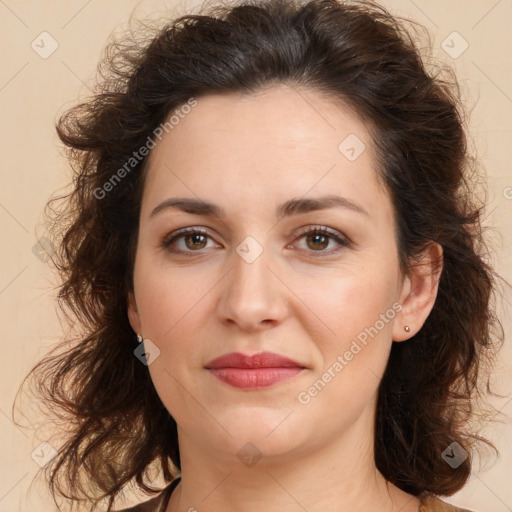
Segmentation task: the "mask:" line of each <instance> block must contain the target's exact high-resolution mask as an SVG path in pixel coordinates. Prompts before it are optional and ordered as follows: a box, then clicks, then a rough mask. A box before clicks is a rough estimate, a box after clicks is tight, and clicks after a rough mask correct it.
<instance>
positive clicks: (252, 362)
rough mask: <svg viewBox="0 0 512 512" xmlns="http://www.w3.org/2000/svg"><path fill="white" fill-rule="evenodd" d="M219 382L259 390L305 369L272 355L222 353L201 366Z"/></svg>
mask: <svg viewBox="0 0 512 512" xmlns="http://www.w3.org/2000/svg"><path fill="white" fill-rule="evenodd" d="M205 368H206V369H207V370H209V372H210V373H211V374H212V375H213V376H214V377H216V378H217V379H219V380H220V381H222V382H224V383H225V384H228V385H230V386H232V387H235V388H239V389H260V388H266V387H269V386H273V385H275V384H278V383H282V382H285V381H288V380H290V379H292V378H293V377H295V376H296V375H298V374H300V373H302V372H303V371H304V370H306V367H305V366H304V365H302V364H301V363H298V362H297V361H294V360H292V359H290V358H288V357H284V356H281V355H279V354H275V353H272V352H260V353H259V354H254V355H246V354H241V353H239V352H233V353H231V354H225V355H223V356H220V357H218V358H216V359H214V360H213V361H210V362H209V363H208V364H206V365H205Z"/></svg>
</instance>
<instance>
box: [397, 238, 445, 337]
mask: <svg viewBox="0 0 512 512" xmlns="http://www.w3.org/2000/svg"><path fill="white" fill-rule="evenodd" d="M442 269H443V248H442V247H441V245H439V244H438V243H436V242H431V243H430V244H429V245H428V247H427V248H426V249H425V250H424V251H423V253H422V254H421V255H420V257H419V258H416V259H415V260H414V261H413V262H412V265H411V270H410V273H409V274H408V275H407V276H406V277H405V278H404V282H403V285H402V290H401V296H400V304H401V305H402V309H401V310H400V312H399V314H398V315H396V317H395V322H394V324H393V341H405V340H408V339H409V338H411V337H412V336H414V335H415V334H416V333H417V332H418V331H419V330H420V329H421V328H422V327H423V324H424V323H425V320H426V319H427V318H428V315H429V314H430V312H431V311H432V308H433V307H434V303H435V301H436V297H437V291H438V287H439V279H440V277H441V272H442ZM406 325H407V326H409V328H410V331H409V332H407V331H406V330H405V329H404V327H405V326H406Z"/></svg>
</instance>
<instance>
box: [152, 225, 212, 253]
mask: <svg viewBox="0 0 512 512" xmlns="http://www.w3.org/2000/svg"><path fill="white" fill-rule="evenodd" d="M209 238H211V237H210V235H209V234H208V232H207V231H206V230H203V229H199V228H186V229H182V230H180V231H178V232H177V233H172V234H171V235H169V236H168V237H166V238H165V239H164V240H163V241H162V247H164V248H165V249H168V250H170V251H172V252H181V253H185V254H186V253H190V252H198V251H200V250H201V249H204V248H205V247H206V245H207V243H208V239H209ZM181 240H183V241H184V243H183V244H182V245H181V246H179V244H178V242H180V241H181Z"/></svg>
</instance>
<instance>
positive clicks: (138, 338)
mask: <svg viewBox="0 0 512 512" xmlns="http://www.w3.org/2000/svg"><path fill="white" fill-rule="evenodd" d="M137 341H138V342H139V343H142V336H141V335H140V334H137Z"/></svg>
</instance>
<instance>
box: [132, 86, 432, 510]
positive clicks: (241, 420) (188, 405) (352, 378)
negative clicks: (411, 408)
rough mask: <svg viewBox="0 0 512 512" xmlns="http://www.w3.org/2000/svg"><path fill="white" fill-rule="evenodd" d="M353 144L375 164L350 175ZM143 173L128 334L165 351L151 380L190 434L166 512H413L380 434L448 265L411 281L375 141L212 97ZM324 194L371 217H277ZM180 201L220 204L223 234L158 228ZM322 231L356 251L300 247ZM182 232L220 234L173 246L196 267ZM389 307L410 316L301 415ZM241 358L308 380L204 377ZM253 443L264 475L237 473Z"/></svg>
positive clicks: (261, 96)
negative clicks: (386, 390) (170, 240)
mask: <svg viewBox="0 0 512 512" xmlns="http://www.w3.org/2000/svg"><path fill="white" fill-rule="evenodd" d="M349 134H356V135H357V137H358V138H359V139H360V140H361V141H363V143H364V144H365V146H366V150H365V151H363V152H362V154H360V156H359V157H358V158H357V159H355V160H354V161H349V160H348V159H347V158H346V157H345V155H344V154H342V153H341V152H340V151H339V150H338V146H339V144H340V142H342V141H343V140H344V139H345V137H346V136H347V135H349ZM146 171H147V177H146V182H145V189H144V194H143V199H142V204H141V214H140V226H139V240H138V247H137V253H136V262H135V269H134V293H133V294H130V297H129V301H128V316H129V319H130V323H131V326H132V327H133V329H134V331H135V332H136V333H140V334H142V335H143V337H144V338H149V339H150V340H151V341H152V342H153V343H154V344H155V345H156V346H158V348H159V350H160V355H159V357H157V358H156V359H155V360H154V362H152V363H151V364H150V365H149V367H148V369H149V371H150V374H151V378H152V380H153V382H154V385H155V388H156V390H157V392H158V394H159V396H160V398H161V400H162V402H163V404H164V405H165V407H166V408H167V409H168V410H169V412H170V414H171V415H172V416H173V417H174V418H175V420H176V422H177V424H178V437H179V447H180V453H181V460H182V482H181V483H180V484H179V486H178V487H177V488H176V490H175V491H174V493H173V495H172V497H171V500H170V502H169V505H168V507H167V512H177V511H188V510H190V509H191V508H192V507H193V508H195V509H196V510H198V511H200V512H203V511H208V512H220V511H223V512H224V511H226V510H229V511H240V512H243V511H251V512H258V511H268V510H281V511H286V512H299V511H303V510H307V511H308V512H317V511H322V512H323V511H325V510H350V511H367V510H379V511H391V510H393V511H401V512H412V511H417V510H418V506H419V501H418V499H417V498H415V497H414V496H411V495H409V494H406V493H404V492H403V491H401V490H400V489H398V488H397V487H395V486H394V485H392V484H391V483H389V482H386V480H385V479H384V477H383V476H382V474H381V473H380V472H379V471H378V470H377V468H376V467H375V463H374V453H373V439H374V431H373V424H374V419H375V409H376V399H377V391H378V386H379V383H380V380H381V378H382V375H383V373H384V370H385V368H386V363H387V360H388V357H389V352H390V349H391V345H392V343H393V341H395V342H404V341H405V342H406V340H407V339H408V338H410V337H411V336H413V335H414V334H415V333H416V332H417V331H418V330H419V329H420V328H421V326H422V325H423V323H424V321H425V320H426V318H427V316H428V314H429V313H430V311H431V309H432V306H433V304H434V301H435V297H436V294H437V283H438V278H439V269H438V270H437V271H436V270H435V269H434V261H435V259H436V258H439V257H441V256H442V251H441V248H440V247H439V246H438V245H437V244H434V243H432V244H431V245H430V246H429V247H428V248H427V249H426V250H425V253H424V254H423V256H422V258H421V263H422V264H421V265H417V266H415V267H414V270H413V272H411V273H410V275H404V274H403V273H402V272H401V270H400V267H399V262H398V252H397V241H396V236H395V219H394V212H393V207H392V203H391V200H390V196H389V193H388V192H387V191H386V190H385V188H384V187H383V186H382V184H381V183H380V182H379V181H378V179H377V173H376V164H375V158H374V153H373V146H372V140H371V137H370V135H369V132H368V130H367V126H366V125H365V124H364V123H363V122H362V121H361V120H359V118H358V117H356V116H355V115H354V114H353V113H351V111H350V110H349V109H348V108H346V106H345V105H343V104H342V103H340V102H335V101H334V100H332V99H330V98H328V97H326V96H324V95H321V94H320V93H318V92H314V91H311V90H306V89H297V88H290V87H288V86H284V85H280V86H273V87H272V88H269V89H267V90H265V91H261V92H259V93H257V94H251V95H239V94H229V95H208V96H204V97H200V98H198V104H197V106H196V107H194V108H193V109H192V110H191V112H190V113H189V114H187V115H186V116H185V117H184V119H182V120H181V121H180V122H179V124H178V125H177V126H175V127H174V129H173V130H172V131H170V132H169V133H168V134H166V135H165V136H164V138H163V139H162V140H161V141H160V142H158V143H157V144H156V147H155V148H154V149H153V150H152V151H151V154H150V156H149V161H148V167H147V169H146ZM328 194H337V195H340V196H343V197H345V198H347V199H350V200H351V201H353V202H355V203H357V204H358V205H360V206H361V207H363V208H364V209H365V210H366V212H367V215H366V214H361V213H358V212H356V211H353V210H351V209H348V208H341V207H335V208H330V209H325V210H318V211H311V212H307V213H301V214H299V215H293V216H290V217H286V218H281V219H280V218H278V217H277V216H276V208H277V206H278V205H279V204H281V203H283V202H285V201H287V200H289V199H292V198H302V197H306V198H316V197H319V196H323V195H328ZM171 197H187V198H196V199H197V198H200V199H202V200H206V201H210V202H213V203H217V204H218V205H219V206H221V207H222V208H223V209H224V210H225V211H226V216H225V217H223V218H222V219H218V218H215V217H212V216H205V215H196V214H191V213H185V212H182V211H179V210H177V209H171V208H169V209H164V210H162V211H161V212H160V213H158V214H156V215H154V216H153V217H150V213H151V211H152V210H153V209H154V208H155V207H156V206H157V205H158V204H160V203H161V202H162V201H164V200H166V199H168V198H171ZM318 225H320V226H326V227H329V228H331V229H332V230H335V231H337V232H339V233H340V234H341V235H342V236H345V237H348V239H349V240H350V243H349V245H348V246H342V245H339V244H338V243H337V242H336V241H335V240H334V239H333V238H327V239H322V238H321V237H320V240H319V239H315V238H314V236H309V237H308V236H304V235H303V234H302V233H301V232H300V231H299V230H300V229H301V228H313V227H315V226H318ZM184 227H203V228H205V229H206V230H207V231H208V237H206V238H203V239H201V238H199V241H198V239H197V238H196V239H193V238H192V237H190V236H189V237H188V238H187V237H184V238H181V239H179V240H176V241H175V242H174V249H175V250H177V251H179V250H181V251H182V253H183V252H187V251H188V254H189V255H190V257H187V256H186V255H183V254H180V253H177V252H174V253H173V252H171V250H170V249H169V248H164V247H162V245H161V244H162V240H164V239H165V238H166V237H168V235H169V234H170V233H174V232H176V231H177V230H178V229H181V228H184ZM249 236H250V237H253V238H254V239H255V240H256V241H257V242H258V243H259V245H260V246H261V249H262V251H263V252H262V253H261V255H260V256H259V257H258V258H256V259H255V260H254V261H253V262H251V263H248V262H247V261H246V260H245V259H244V258H242V257H241V256H240V255H239V254H238V253H237V251H236V249H237V247H239V246H240V244H241V242H242V241H244V239H245V238H246V237H249ZM336 249H339V251H338V252H331V251H333V250H336ZM322 251H323V252H322ZM329 253H330V254H329ZM393 304H399V305H400V306H401V310H400V311H399V312H398V313H396V315H395V316H394V318H393V319H392V320H390V321H388V322H387V323H385V325H384V327H383V328H381V329H380V330H379V332H378V334H377V335H375V336H374V337H373V338H369V341H368V343H367V345H362V344H360V345H361V347H362V350H360V351H359V352H358V353H357V354H356V355H354V357H353V358H352V360H350V361H349V362H348V363H347V364H346V366H344V367H343V369H342V371H340V372H338V373H337V374H336V376H335V377H334V378H332V379H331V381H330V382H329V383H328V384H327V385H326V386H325V387H324V388H323V389H322V390H321V392H319V393H318V394H317V395H316V396H314V397H312V398H311V400H310V402H309V403H308V404H302V403H300V402H299V400H298V398H297V397H298V395H299V393H301V392H304V391H307V390H308V389H309V388H310V387H311V385H312V384H313V383H314V382H315V381H317V380H318V379H319V378H320V377H321V376H322V374H323V373H324V372H325V371H326V370H328V368H329V367H332V366H333V363H334V362H335V361H336V360H337V357H338V356H339V355H343V354H344V353H345V352H346V351H347V350H348V349H349V348H350V346H351V343H352V342H353V340H355V339H356V338H357V336H358V334H360V333H361V332H362V331H364V329H365V328H366V327H369V326H372V325H375V323H376V321H377V320H378V319H379V315H381V314H384V313H386V312H387V311H389V310H390V309H392V305H393ZM405 325H408V326H409V327H410V332H406V331H405V330H404V326H405ZM235 351H238V352H243V353H246V354H254V353H257V352H260V351H271V352H276V353H278V354H281V355H284V356H287V357H290V358H292V359H294V360H295V361H298V362H300V363H302V364H303V365H304V366H306V367H307V368H306V370H304V371H303V372H302V373H301V374H299V375H297V376H296V377H294V378H293V379H291V380H288V381H286V382H281V383H279V384H277V385H274V386H271V387H269V388H265V389H263V390H249V391H247V390H242V389H236V388H233V387H231V386H229V385H227V384H225V383H223V382H221V381H219V380H218V379H216V378H215V377H213V376H212V375H211V373H210V372H209V371H208V370H207V369H205V368H204V366H205V364H206V363H208V362H209V361H211V360H212V359H214V358H216V357H218V356H220V355H223V354H226V353H230V352H235ZM331 371H332V370H331ZM248 442H250V443H252V444H253V445H254V446H255V447H256V448H257V450H258V453H261V454H262V458H261V459H260V460H259V461H258V462H257V463H256V464H255V465H253V466H251V467H248V466H247V465H245V464H244V463H243V462H242V461H241V460H240V459H239V458H238V457H237V453H238V452H239V450H240V449H241V448H242V447H243V446H244V445H245V444H246V443H248ZM252 450H255V449H254V448H252Z"/></svg>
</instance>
